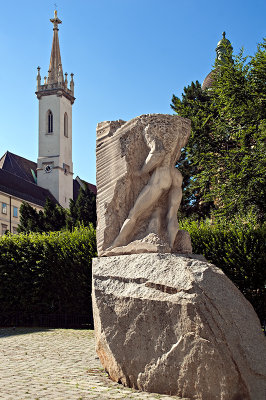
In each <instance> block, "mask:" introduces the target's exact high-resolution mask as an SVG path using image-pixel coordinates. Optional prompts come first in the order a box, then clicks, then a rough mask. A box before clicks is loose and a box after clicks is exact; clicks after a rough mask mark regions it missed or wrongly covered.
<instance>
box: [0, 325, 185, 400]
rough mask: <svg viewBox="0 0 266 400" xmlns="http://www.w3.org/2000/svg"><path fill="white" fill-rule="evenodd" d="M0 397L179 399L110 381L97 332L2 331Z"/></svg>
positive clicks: (13, 399) (33, 399) (23, 399)
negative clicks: (96, 343)
mask: <svg viewBox="0 0 266 400" xmlns="http://www.w3.org/2000/svg"><path fill="white" fill-rule="evenodd" d="M0 399H5V400H26V399H31V400H42V399H45V400H46V399H47V400H50V399H53V400H87V399H98V400H107V399H140V400H142V399H143V400H146V399H147V400H148V399H150V400H155V399H162V400H174V399H175V400H176V399H179V398H178V397H176V396H165V395H159V394H154V393H145V392H138V391H135V390H133V389H129V388H124V387H123V386H122V385H119V384H116V383H114V382H112V381H111V380H110V379H108V377H107V375H106V373H105V372H104V371H103V369H102V367H101V364H100V362H99V359H98V358H97V355H96V353H95V349H94V335H93V331H87V330H72V329H45V328H44V329H43V328H39V329H38V328H16V329H12V328H2V329H0Z"/></svg>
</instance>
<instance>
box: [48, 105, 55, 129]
mask: <svg viewBox="0 0 266 400" xmlns="http://www.w3.org/2000/svg"><path fill="white" fill-rule="evenodd" d="M53 131H54V129H53V113H52V111H51V110H49V111H48V133H52V132H53Z"/></svg>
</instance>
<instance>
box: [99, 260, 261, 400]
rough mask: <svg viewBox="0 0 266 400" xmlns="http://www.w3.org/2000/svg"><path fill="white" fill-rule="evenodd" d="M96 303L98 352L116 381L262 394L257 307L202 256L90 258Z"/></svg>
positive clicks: (244, 397) (246, 397) (235, 397)
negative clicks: (255, 309)
mask: <svg viewBox="0 0 266 400" xmlns="http://www.w3.org/2000/svg"><path fill="white" fill-rule="evenodd" d="M93 310H94V322H95V333H96V349H97V353H98V355H99V357H100V360H101V362H102V365H103V366H104V368H105V369H106V370H107V371H108V373H109V374H110V377H111V378H112V379H113V380H114V381H117V382H122V383H123V384H124V385H126V386H129V387H133V388H137V389H140V390H143V391H148V392H157V393H165V394H169V395H179V396H181V397H186V398H189V399H191V400H192V399H193V400H265V398H266V357H265V354H266V343H265V342H266V340H265V337H264V335H263V333H262V331H261V327H260V323H259V320H258V318H257V315H256V314H255V312H254V310H253V308H252V306H251V305H250V303H249V302H248V301H247V300H246V299H245V298H244V296H243V295H242V294H241V293H240V292H239V290H238V289H237V288H236V287H235V286H234V285H233V283H232V282H231V281H230V280H229V279H228V278H227V277H226V276H225V275H224V274H223V272H222V271H221V270H220V269H218V268H216V267H215V266H214V265H211V264H209V263H207V262H206V261H205V260H204V258H203V257H201V256H198V257H197V256H187V255H184V256H182V255H176V254H152V253H151V254H138V255H136V254H132V255H123V256H113V257H102V258H98V259H94V260H93Z"/></svg>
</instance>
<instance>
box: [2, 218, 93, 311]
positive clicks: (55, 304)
mask: <svg viewBox="0 0 266 400" xmlns="http://www.w3.org/2000/svg"><path fill="white" fill-rule="evenodd" d="M95 256H96V236H95V229H94V228H93V226H92V225H91V226H90V227H86V228H84V227H81V228H79V229H74V230H73V231H72V232H69V231H66V232H50V233H30V234H26V233H20V234H18V235H13V236H12V235H5V236H3V237H2V238H1V239H0V313H1V314H5V315H8V314H9V315H10V314H12V313H15V312H17V311H20V312H26V313H32V314H36V315H37V314H40V313H44V314H52V313H53V314H54V313H79V314H84V313H90V314H92V308H91V260H92V258H93V257H95Z"/></svg>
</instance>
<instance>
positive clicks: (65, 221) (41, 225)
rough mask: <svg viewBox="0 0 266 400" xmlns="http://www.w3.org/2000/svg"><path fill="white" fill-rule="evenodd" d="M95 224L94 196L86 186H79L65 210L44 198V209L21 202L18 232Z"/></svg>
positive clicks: (47, 230) (56, 229)
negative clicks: (74, 196)
mask: <svg viewBox="0 0 266 400" xmlns="http://www.w3.org/2000/svg"><path fill="white" fill-rule="evenodd" d="M90 223H92V224H93V225H94V227H95V226H96V198H95V195H94V194H93V193H92V192H91V191H90V190H89V189H88V188H87V186H86V187H85V188H84V189H83V188H80V191H79V195H78V198H77V200H76V201H73V200H70V209H69V210H66V209H64V208H63V207H61V206H60V205H59V204H55V203H54V202H52V201H51V200H50V199H49V198H47V199H46V203H45V206H44V210H43V211H42V210H41V211H39V212H38V211H37V210H36V209H35V208H33V207H32V206H31V205H30V204H28V203H26V202H23V203H22V205H21V207H20V223H19V226H18V232H51V231H61V230H65V229H68V230H72V229H73V228H74V227H76V226H80V225H83V226H89V225H90Z"/></svg>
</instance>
